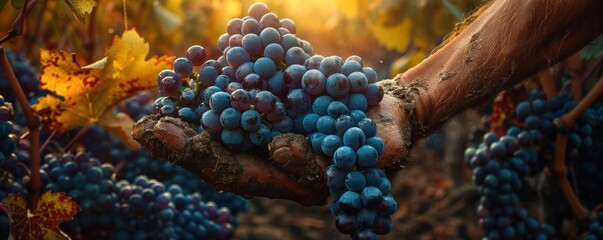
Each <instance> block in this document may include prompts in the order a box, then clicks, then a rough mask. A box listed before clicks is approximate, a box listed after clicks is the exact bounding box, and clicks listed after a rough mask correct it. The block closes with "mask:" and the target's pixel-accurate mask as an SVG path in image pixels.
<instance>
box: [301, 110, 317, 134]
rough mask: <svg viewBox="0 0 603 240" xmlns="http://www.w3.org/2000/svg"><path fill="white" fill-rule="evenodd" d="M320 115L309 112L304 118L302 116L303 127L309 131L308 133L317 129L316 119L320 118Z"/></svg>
mask: <svg viewBox="0 0 603 240" xmlns="http://www.w3.org/2000/svg"><path fill="white" fill-rule="evenodd" d="M320 118H321V116H320V115H318V114H315V113H310V114H307V115H306V116H305V117H304V118H303V122H302V124H303V128H304V130H305V131H306V132H310V133H314V132H317V131H318V128H317V126H316V125H317V124H318V119H320Z"/></svg>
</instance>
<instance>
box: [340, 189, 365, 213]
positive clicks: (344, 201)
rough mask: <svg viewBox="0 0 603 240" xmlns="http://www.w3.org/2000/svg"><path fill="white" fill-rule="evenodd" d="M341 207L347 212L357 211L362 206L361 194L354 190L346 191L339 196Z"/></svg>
mask: <svg viewBox="0 0 603 240" xmlns="http://www.w3.org/2000/svg"><path fill="white" fill-rule="evenodd" d="M339 208H340V209H341V210H342V211H343V212H345V213H355V212H356V211H358V210H360V209H361V208H362V201H361V200H360V194H358V193H357V192H353V191H346V192H345V193H343V194H342V195H341V197H340V198H339Z"/></svg>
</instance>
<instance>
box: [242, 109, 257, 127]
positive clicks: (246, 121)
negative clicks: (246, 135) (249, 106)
mask: <svg viewBox="0 0 603 240" xmlns="http://www.w3.org/2000/svg"><path fill="white" fill-rule="evenodd" d="M261 124H262V116H261V115H260V113H258V112H257V111H256V110H247V111H245V112H243V114H241V128H243V129H245V130H246V131H250V132H253V131H256V130H258V129H259V128H260V125H261Z"/></svg>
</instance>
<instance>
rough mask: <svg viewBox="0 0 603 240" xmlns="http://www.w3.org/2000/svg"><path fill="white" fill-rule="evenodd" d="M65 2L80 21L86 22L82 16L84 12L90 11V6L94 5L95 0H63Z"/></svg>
mask: <svg viewBox="0 0 603 240" xmlns="http://www.w3.org/2000/svg"><path fill="white" fill-rule="evenodd" d="M65 2H66V3H67V6H69V8H70V9H71V12H72V13H73V15H75V17H76V18H77V19H78V20H80V22H82V23H86V19H85V18H84V16H85V15H86V13H90V12H92V8H94V6H96V1H94V0H65Z"/></svg>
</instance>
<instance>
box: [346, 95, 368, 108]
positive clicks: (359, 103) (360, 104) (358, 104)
mask: <svg viewBox="0 0 603 240" xmlns="http://www.w3.org/2000/svg"><path fill="white" fill-rule="evenodd" d="M348 102H349V103H348V106H349V107H350V110H352V111H354V110H360V111H363V112H364V111H366V109H367V108H368V101H367V100H366V96H364V94H361V93H354V94H352V95H350V98H349V101H348Z"/></svg>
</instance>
